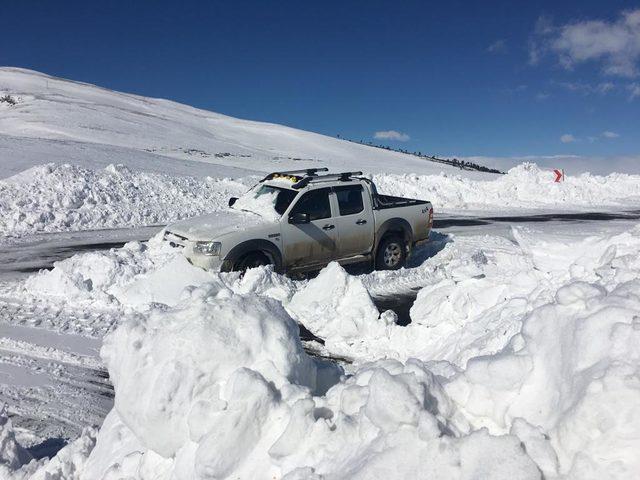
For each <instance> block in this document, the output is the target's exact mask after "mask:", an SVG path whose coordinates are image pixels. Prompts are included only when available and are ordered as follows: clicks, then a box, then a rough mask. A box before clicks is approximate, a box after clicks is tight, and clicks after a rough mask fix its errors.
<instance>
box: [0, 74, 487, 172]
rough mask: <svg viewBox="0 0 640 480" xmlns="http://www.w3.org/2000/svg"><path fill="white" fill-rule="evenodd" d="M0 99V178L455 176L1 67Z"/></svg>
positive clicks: (340, 143)
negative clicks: (115, 168) (104, 173)
mask: <svg viewBox="0 0 640 480" xmlns="http://www.w3.org/2000/svg"><path fill="white" fill-rule="evenodd" d="M4 94H10V95H11V96H12V97H14V98H16V99H17V100H18V102H17V104H16V105H14V106H3V107H2V109H1V110H0V156H1V158H2V161H3V170H2V171H1V172H0V178H2V177H6V176H10V175H13V174H16V173H19V172H21V171H22V170H25V169H28V168H30V167H33V166H36V165H41V164H44V163H49V162H55V163H71V164H73V165H75V166H80V167H84V168H88V169H93V170H98V169H100V168H104V167H106V166H107V165H109V164H111V163H115V164H118V163H122V164H124V165H125V166H128V167H130V168H132V169H135V170H142V171H145V172H154V173H168V174H172V175H185V174H186V175H193V176H217V177H235V178H237V177H244V176H247V175H250V174H252V173H253V174H255V173H257V172H272V171H277V170H290V169H300V168H313V167H329V168H331V169H335V170H340V171H345V170H363V171H366V172H378V171H387V172H393V173H398V174H400V173H404V172H406V171H407V170H408V171H412V172H417V173H422V174H429V173H430V174H438V173H440V172H441V171H444V172H451V173H452V172H455V171H458V170H457V169H456V168H454V167H451V166H448V165H444V164H439V163H434V162H430V161H427V160H425V159H420V158H417V157H414V156H412V155H406V154H403V153H398V152H390V151H387V150H383V149H379V148H374V147H368V146H365V145H360V144H356V143H352V142H348V141H345V140H340V139H337V138H332V137H327V136H324V135H319V134H317V133H312V132H305V131H302V130H297V129H295V128H290V127H285V126H282V125H275V124H271V123H263V122H254V121H249V120H241V119H237V118H232V117H228V116H225V115H221V114H218V113H214V112H208V111H206V110H200V109H197V108H193V107H190V106H187V105H181V104H179V103H176V102H171V101H168V100H161V99H154V98H146V97H142V96H138V95H131V94H126V93H120V92H115V91H112V90H108V89H106V88H100V87H97V86H94V85H89V84H86V83H81V82H74V81H72V80H65V79H61V78H56V77H52V76H49V75H45V74H42V73H39V72H35V71H32V70H26V69H21V68H12V67H0V95H4ZM465 175H469V176H473V177H474V178H491V177H493V176H494V175H491V174H484V173H479V172H465Z"/></svg>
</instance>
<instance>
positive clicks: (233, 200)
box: [229, 197, 238, 207]
mask: <svg viewBox="0 0 640 480" xmlns="http://www.w3.org/2000/svg"><path fill="white" fill-rule="evenodd" d="M237 200H238V197H231V198H230V199H229V206H230V207H233V204H234V203H236V201H237Z"/></svg>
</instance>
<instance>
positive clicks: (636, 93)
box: [627, 83, 640, 100]
mask: <svg viewBox="0 0 640 480" xmlns="http://www.w3.org/2000/svg"><path fill="white" fill-rule="evenodd" d="M627 90H629V100H633V99H634V98H636V97H640V83H630V84H629V85H627Z"/></svg>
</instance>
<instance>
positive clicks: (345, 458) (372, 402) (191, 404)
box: [5, 224, 640, 479]
mask: <svg viewBox="0 0 640 480" xmlns="http://www.w3.org/2000/svg"><path fill="white" fill-rule="evenodd" d="M625 225H629V224H625ZM593 233H594V234H592V235H587V236H585V235H584V231H575V230H574V229H572V228H569V227H565V228H564V229H560V228H556V232H555V233H552V232H549V231H544V230H540V229H531V228H517V229H514V230H513V234H512V239H511V240H509V239H506V238H502V237H492V236H489V235H484V236H477V235H471V236H455V235H454V236H449V237H447V238H444V239H442V240H441V242H440V243H441V245H440V246H439V247H438V248H439V251H438V252H437V253H436V254H435V255H434V256H432V257H430V258H427V259H426V260H425V259H424V258H421V257H420V256H418V257H417V258H418V260H417V264H414V265H415V266H414V268H411V269H406V270H401V271H398V272H373V273H370V274H364V275H360V276H356V277H354V276H350V275H348V274H347V273H346V272H345V271H344V270H343V269H342V268H341V267H339V266H338V265H336V264H331V265H329V266H328V267H327V268H326V269H324V270H323V271H322V272H321V273H320V274H319V275H318V276H317V277H316V278H315V279H312V280H309V281H306V282H293V281H291V280H289V279H286V278H284V277H281V276H279V275H276V274H274V273H273V272H272V271H271V270H270V269H268V268H266V269H265V268H261V269H255V270H251V271H250V272H248V274H247V275H245V276H244V277H242V278H241V277H240V276H239V275H238V274H216V273H207V272H203V271H201V270H198V269H196V268H194V267H192V266H190V265H189V264H188V263H187V262H186V261H185V260H184V258H182V257H181V255H179V254H176V252H175V251H174V250H173V249H168V248H166V245H163V244H162V243H161V242H160V241H159V239H158V238H157V239H154V240H152V241H151V242H150V243H149V244H148V245H147V246H143V245H141V244H139V243H137V242H134V243H131V244H129V245H128V246H127V247H126V248H125V249H122V250H112V251H109V252H102V253H91V254H84V255H78V256H76V257H73V258H71V259H68V260H65V261H62V262H60V263H59V264H57V266H56V268H55V269H54V270H52V271H51V272H41V273H39V274H37V275H35V276H33V277H31V278H29V279H27V280H25V281H22V282H20V283H19V284H18V285H15V284H14V285H13V287H12V288H14V289H15V290H14V291H13V292H14V293H16V294H19V295H21V296H22V298H31V301H35V302H45V303H46V302H50V301H54V300H55V301H56V302H57V303H60V302H62V304H65V303H66V304H67V305H68V306H75V307H80V306H83V305H84V306H87V305H93V307H94V308H95V306H96V305H103V306H104V308H113V309H119V311H122V312H123V313H124V312H128V313H127V314H126V318H124V319H123V321H122V322H120V324H119V326H118V327H117V328H116V329H115V330H113V332H112V333H110V334H109V335H108V336H107V339H106V340H105V344H104V347H103V351H102V356H103V358H104V359H105V362H106V364H107V366H108V368H109V372H110V375H111V377H112V379H113V382H114V385H115V392H116V405H115V409H114V410H113V411H112V412H111V414H110V415H109V416H108V417H107V419H106V420H105V423H104V425H103V427H102V429H101V430H100V432H99V433H98V434H97V442H96V447H95V449H94V450H92V452H91V453H89V450H90V448H87V449H85V453H86V456H85V457H83V459H79V457H78V456H74V458H75V460H74V461H75V462H76V464H82V465H85V466H84V467H82V469H81V470H82V471H83V473H81V474H79V475H77V476H76V477H71V478H91V479H93V478H103V477H102V475H103V474H105V472H107V471H109V472H111V473H110V475H115V474H116V472H117V475H116V477H117V478H120V477H122V476H126V475H132V476H133V477H134V478H171V475H174V476H175V477H177V478H228V477H231V478H273V477H274V476H275V477H276V478H284V477H285V476H286V475H287V474H288V475H289V477H287V478H380V476H384V475H387V476H390V477H391V478H443V477H447V478H541V474H544V477H545V478H560V477H562V478H576V479H578V478H580V479H584V478H630V477H631V476H632V475H633V472H637V471H638V468H640V465H638V463H637V455H636V453H635V452H636V451H637V449H638V447H639V446H640V424H639V423H638V422H639V421H640V407H639V405H640V386H639V384H638V382H637V378H638V374H639V373H640V372H639V369H640V350H638V345H639V344H640V343H639V342H638V340H640V339H639V338H637V337H638V336H637V332H638V331H640V330H638V325H637V324H638V311H640V296H639V295H638V292H640V284H639V283H638V276H639V274H640V260H639V258H640V255H639V253H640V226H636V227H633V226H631V225H630V226H628V227H626V228H623V229H618V231H615V232H614V231H612V232H611V233H603V232H600V233H598V234H595V233H596V232H593ZM98 257H104V260H101V259H100V258H98ZM124 259H126V261H125V260H124ZM46 285H50V286H51V288H52V289H50V290H49V291H45V289H44V287H45V286H46ZM385 288H386V289H388V291H395V292H397V291H402V289H416V288H419V289H420V291H419V293H418V298H417V300H416V302H415V304H414V306H413V308H412V309H411V318H412V323H411V324H410V325H409V326H407V327H400V326H397V325H394V324H393V323H392V320H393V315H391V314H389V313H388V312H386V313H384V314H382V315H380V314H378V312H377V311H376V309H375V306H374V305H373V303H372V300H371V295H372V294H376V293H378V294H379V293H380V292H382V291H383V290H384V289H385ZM398 289H400V290H398ZM9 293H11V292H10V291H5V294H9ZM292 317H293V318H295V319H297V320H298V321H300V322H302V323H304V324H305V326H306V327H307V328H308V329H310V330H311V331H312V332H313V333H315V334H316V335H318V336H320V337H323V338H324V339H325V340H326V344H325V347H324V348H325V349H326V350H327V351H328V352H329V353H333V354H337V355H342V356H349V357H350V358H351V359H352V361H353V363H352V364H351V365H348V364H344V365H343V367H342V368H345V369H346V370H345V373H343V374H342V376H341V377H338V375H339V374H340V373H341V372H340V367H338V366H337V365H335V364H333V365H332V364H330V363H327V362H322V363H320V362H319V361H318V360H314V359H311V358H309V357H307V355H306V354H305V353H304V352H303V351H302V347H301V345H300V342H299V340H298V337H297V329H296V327H295V323H293V321H292V319H291V318H292ZM94 328H95V331H96V332H98V331H99V330H100V328H101V326H100V325H99V323H98V324H94ZM109 328H113V327H109ZM328 387H330V388H328ZM327 388H328V390H327ZM246 412H252V414H251V415H247V414H246ZM91 438H93V437H91V435H90V434H87V435H86V436H85V437H81V439H82V440H81V441H82V442H84V443H83V445H85V446H86V445H88V444H89V443H90V441H91V440H90V439H91ZM76 448H77V446H75V444H71V445H70V446H69V447H66V449H76ZM66 449H63V450H62V454H63V455H62V456H61V457H60V458H64V452H65V451H66ZM212 452H216V453H212ZM59 455H60V454H59ZM412 459H413V460H412ZM58 461H59V460H58ZM24 469H25V470H24V471H31V470H29V469H33V466H32V467H24ZM20 471H21V470H15V469H14V473H13V475H16V478H20V476H19V475H20V474H19V473H17V472H20ZM541 472H542V473H541ZM83 475H84V476H83ZM118 475H119V476H120V477H118ZM314 475H316V477H314ZM53 478H57V477H53ZM104 478H111V477H108V476H106V477H104Z"/></svg>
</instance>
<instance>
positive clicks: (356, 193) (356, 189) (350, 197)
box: [333, 185, 364, 215]
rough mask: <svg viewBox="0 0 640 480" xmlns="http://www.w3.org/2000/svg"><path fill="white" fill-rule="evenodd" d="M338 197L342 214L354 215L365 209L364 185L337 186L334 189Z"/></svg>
mask: <svg viewBox="0 0 640 480" xmlns="http://www.w3.org/2000/svg"><path fill="white" fill-rule="evenodd" d="M333 190H334V191H335V192H336V196H337V197H338V206H339V207H340V215H354V214H356V213H360V212H361V211H363V210H364V204H363V202H362V185H350V186H348V187H335V188H334V189H333Z"/></svg>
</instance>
